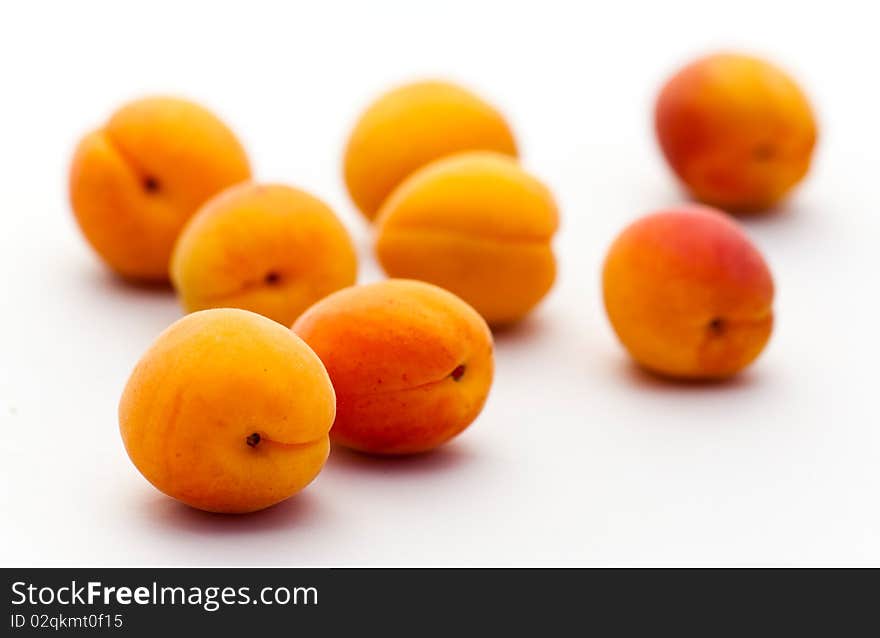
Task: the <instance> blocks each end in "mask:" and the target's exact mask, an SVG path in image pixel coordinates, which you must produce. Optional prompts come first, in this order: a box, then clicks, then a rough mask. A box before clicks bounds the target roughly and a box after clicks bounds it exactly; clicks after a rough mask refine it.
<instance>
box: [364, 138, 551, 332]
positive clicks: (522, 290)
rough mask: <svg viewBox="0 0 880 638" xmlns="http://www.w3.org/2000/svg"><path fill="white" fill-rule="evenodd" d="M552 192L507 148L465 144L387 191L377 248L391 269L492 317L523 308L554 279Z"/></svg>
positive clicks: (509, 317) (495, 320)
mask: <svg viewBox="0 0 880 638" xmlns="http://www.w3.org/2000/svg"><path fill="white" fill-rule="evenodd" d="M557 226H558V214H557V210H556V204H555V203H554V201H553V196H552V195H551V194H550V192H549V191H548V190H547V188H546V187H545V186H544V185H543V184H542V183H541V182H540V181H538V180H537V179H536V178H534V177H533V176H531V175H530V174H529V173H527V172H526V171H524V170H523V169H522V168H521V167H520V166H519V164H518V163H517V162H516V161H515V160H513V159H511V158H509V157H507V156H504V155H500V154H497V153H490V152H479V151H477V152H469V153H460V154H458V155H451V156H449V157H446V158H444V159H440V160H437V161H436V162H433V163H431V164H428V165H427V166H425V167H424V168H422V169H420V170H418V171H416V172H415V173H413V174H412V175H411V176H410V177H409V178H407V179H406V180H405V181H404V182H403V183H402V184H401V185H400V186H399V187H398V188H397V189H396V190H395V191H394V193H393V194H392V195H391V197H389V198H388V199H387V200H386V202H385V204H384V205H383V206H382V210H381V212H380V214H379V217H378V219H377V221H376V228H377V235H376V237H377V238H376V254H377V255H378V258H379V261H380V263H381V264H382V267H383V268H384V269H385V272H387V273H388V275H389V276H391V277H404V278H410V279H420V280H422V281H428V282H431V283H433V284H437V285H438V286H442V287H443V288H446V289H447V290H450V291H452V292H454V293H455V294H456V295H458V296H460V297H461V298H462V299H464V300H465V301H466V302H468V303H469V304H471V305H472V306H473V307H474V308H476V310H477V312H479V313H480V314H481V315H482V316H483V318H484V319H485V320H486V321H487V322H489V324H491V325H502V324H509V323H512V322H515V321H517V320H518V319H521V318H522V317H523V316H524V315H526V314H527V313H528V312H529V311H530V310H531V309H532V308H533V307H534V306H535V305H536V304H537V303H538V302H539V301H540V300H541V299H542V298H543V297H544V295H546V294H547V292H548V291H549V290H550V288H551V287H552V286H553V282H554V280H555V278H556V260H555V258H554V256H553V249H552V247H551V245H550V242H551V240H552V237H553V235H554V233H555V232H556V228H557Z"/></svg>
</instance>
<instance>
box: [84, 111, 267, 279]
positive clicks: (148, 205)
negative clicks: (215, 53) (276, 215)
mask: <svg viewBox="0 0 880 638" xmlns="http://www.w3.org/2000/svg"><path fill="white" fill-rule="evenodd" d="M250 174H251V172H250V166H249V164H248V159H247V156H246V155H245V152H244V149H243V148H242V147H241V145H240V144H239V142H238V140H237V139H236V138H235V135H234V134H233V133H232V132H231V131H230V130H229V129H228V128H227V127H226V125H225V124H223V122H221V121H220V120H218V119H217V117H216V116H215V115H213V114H212V113H211V112H209V111H207V110H206V109H204V108H202V107H201V106H198V105H197V104H193V103H191V102H187V101H184V100H180V99H176V98H167V97H152V98H145V99H141V100H137V101H135V102H131V103H129V104H127V105H125V106H123V107H122V108H121V109H119V110H118V111H117V112H116V113H115V114H114V115H113V116H112V117H111V118H110V120H109V121H108V122H107V124H105V125H104V126H103V127H102V128H100V129H98V130H96V131H94V132H92V133H89V134H88V135H86V136H85V137H84V138H83V139H82V141H81V142H80V143H79V145H78V146H77V149H76V151H75V153H74V157H73V162H72V164H71V167H70V176H69V192H70V201H71V206H72V208H73V212H74V216H75V217H76V221H77V223H78V224H79V227H80V229H81V230H82V232H83V234H84V235H85V237H86V239H87V240H88V241H89V243H90V244H91V245H92V247H93V248H94V249H95V251H96V252H97V253H98V255H99V256H100V257H101V258H102V259H103V260H104V262H106V264H107V265H108V266H109V267H110V268H111V269H113V270H114V271H115V272H116V273H118V274H119V275H121V276H123V277H125V278H128V279H133V280H142V281H167V280H168V259H169V257H170V256H171V249H172V247H173V246H174V241H175V240H176V239H177V235H178V233H179V232H180V229H181V228H182V227H183V225H184V223H186V220H187V219H189V217H190V216H191V215H192V214H193V213H195V211H196V209H197V208H198V207H199V206H200V205H201V204H202V203H203V202H204V201H205V200H207V199H208V198H209V197H211V196H212V195H214V194H215V193H217V192H218V191H220V190H222V189H223V188H226V187H227V186H230V185H232V184H235V183H237V182H240V181H243V180H246V179H248V178H249V177H250Z"/></svg>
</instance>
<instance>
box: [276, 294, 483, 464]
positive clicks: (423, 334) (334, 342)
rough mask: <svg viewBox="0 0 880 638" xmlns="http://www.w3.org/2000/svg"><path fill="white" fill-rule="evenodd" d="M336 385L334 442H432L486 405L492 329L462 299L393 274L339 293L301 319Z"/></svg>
mask: <svg viewBox="0 0 880 638" xmlns="http://www.w3.org/2000/svg"><path fill="white" fill-rule="evenodd" d="M293 330H294V332H296V333H297V334H299V335H300V336H301V337H302V338H303V340H305V342H306V343H308V344H309V345H310V346H311V347H312V348H313V349H314V350H315V352H316V353H317V354H318V356H319V357H321V360H322V361H323V362H324V365H325V366H326V367H327V372H328V373H329V374H330V378H331V379H332V380H333V385H334V387H335V388H336V397H337V411H336V422H335V423H334V425H333V429H332V430H331V436H332V438H333V441H334V442H335V443H339V444H341V445H344V446H346V447H349V448H353V449H355V450H359V451H362V452H368V453H372V454H411V453H416V452H425V451H427V450H431V449H433V448H435V447H437V446H439V445H441V444H442V443H444V442H446V441H448V440H449V439H451V438H452V437H454V436H455V435H457V434H458V433H459V432H461V431H462V430H464V429H465V428H466V427H467V426H468V425H469V424H470V423H471V422H472V421H473V420H474V419H475V418H476V417H477V415H478V414H479V413H480V410H481V409H482V407H483V404H484V402H485V400H486V397H487V395H488V393H489V388H490V386H491V384H492V373H493V354H492V335H491V333H490V332H489V328H488V326H486V323H485V322H484V321H483V320H482V319H481V318H480V316H479V315H478V314H477V313H476V312H475V311H474V310H473V309H472V308H471V307H470V306H468V305H467V304H466V303H464V302H463V301H462V300H461V299H459V298H458V297H456V296H455V295H453V294H452V293H450V292H447V291H445V290H442V289H441V288H438V287H436V286H432V285H430V284H426V283H423V282H418V281H407V280H400V279H391V280H386V281H382V282H379V283H375V284H370V285H365V286H355V287H352V288H347V289H345V290H341V291H339V292H336V293H334V294H332V295H330V296H329V297H327V298H325V299H323V300H321V301H319V302H318V303H317V304H315V305H314V306H312V307H311V308H310V309H309V310H307V311H306V312H305V313H304V314H303V315H302V316H301V317H300V318H299V319H298V320H297V322H296V323H295V324H294V326H293Z"/></svg>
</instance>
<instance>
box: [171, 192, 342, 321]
mask: <svg viewBox="0 0 880 638" xmlns="http://www.w3.org/2000/svg"><path fill="white" fill-rule="evenodd" d="M356 276H357V259H356V256H355V251H354V246H353V245H352V242H351V238H350V237H349V235H348V232H347V231H346V229H345V227H344V226H343V225H342V223H341V222H340V221H339V219H338V218H337V217H336V216H335V215H334V214H333V211H332V210H330V208H329V207H328V206H327V205H326V204H324V202H322V201H321V200H319V199H317V198H316V197H313V196H312V195H309V194H308V193H306V192H304V191H301V190H298V189H295V188H292V187H289V186H283V185H278V184H265V185H264V184H252V183H246V184H240V185H238V186H234V187H232V188H230V189H228V190H226V191H223V192H222V193H220V194H219V195H217V196H216V197H214V198H212V199H211V200H209V201H208V202H207V203H206V204H205V205H204V206H202V208H201V209H200V210H199V212H198V213H197V214H196V215H195V216H194V217H193V218H192V219H191V220H190V221H189V223H188V224H187V225H186V227H185V228H184V230H183V232H182V233H181V235H180V238H179V240H178V242H177V245H176V246H175V248H174V254H173V257H172V261H171V279H172V281H173V282H174V286H175V288H176V289H177V292H178V294H179V296H180V300H181V303H182V304H183V306H184V308H185V309H186V310H187V311H190V312H191V311H194V310H202V309H205V308H218V307H233V308H244V309H245V310H251V311H253V312H258V313H260V314H262V315H265V316H267V317H269V318H270V319H274V320H275V321H278V322H279V323H283V324H284V325H285V326H287V327H289V326H290V324H292V323H293V321H294V320H295V319H296V318H297V317H298V316H299V315H300V313H301V312H302V311H303V310H305V309H306V308H308V307H309V306H310V305H312V304H313V303H314V302H315V301H317V300H318V299H320V298H322V297H324V296H326V295H328V294H330V293H331V292H334V291H336V290H339V289H340V288H344V287H346V286H350V285H352V284H353V283H354V282H355V278H356Z"/></svg>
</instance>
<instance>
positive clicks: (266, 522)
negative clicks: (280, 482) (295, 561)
mask: <svg viewBox="0 0 880 638" xmlns="http://www.w3.org/2000/svg"><path fill="white" fill-rule="evenodd" d="M144 508H146V509H148V510H149V511H148V516H149V517H150V518H151V519H153V520H155V521H158V523H159V524H161V525H162V526H163V527H169V528H172V529H174V530H176V531H178V532H183V533H187V534H196V535H200V536H202V535H205V534H211V535H218V534H228V535H238V534H260V533H265V532H272V531H276V530H289V529H290V528H294V527H302V526H305V525H306V524H312V523H313V522H314V521H315V520H317V518H318V517H319V516H320V507H319V506H318V501H317V497H316V496H315V495H314V494H311V493H309V492H308V491H307V490H305V491H303V492H300V493H299V494H296V495H295V496H293V497H291V498H289V499H287V500H286V501H282V502H280V503H278V504H277V505H273V506H272V507H269V508H266V509H264V510H260V511H258V512H251V513H249V514H216V513H212V512H203V511H202V510H198V509H195V508H192V507H190V506H188V505H185V504H184V503H181V502H179V501H175V500H174V499H171V498H168V497H165V496H163V495H161V494H157V495H155V496H154V497H151V498H150V499H149V500H146V499H145V502H144Z"/></svg>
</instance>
